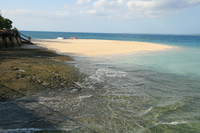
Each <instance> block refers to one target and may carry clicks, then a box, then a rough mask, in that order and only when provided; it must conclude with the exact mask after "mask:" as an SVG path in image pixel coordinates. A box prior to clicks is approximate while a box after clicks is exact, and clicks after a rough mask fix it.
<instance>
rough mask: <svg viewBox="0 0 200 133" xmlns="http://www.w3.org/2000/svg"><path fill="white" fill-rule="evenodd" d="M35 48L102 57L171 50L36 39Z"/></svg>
mask: <svg viewBox="0 0 200 133" xmlns="http://www.w3.org/2000/svg"><path fill="white" fill-rule="evenodd" d="M33 43H34V44H36V45H37V46H40V47H41V48H42V47H45V48H47V49H54V50H57V51H59V52H60V53H68V54H76V55H84V56H102V55H116V54H127V53H133V52H139V51H157V50H165V49H171V48H172V47H171V46H168V45H161V44H155V43H146V42H131V41H113V40H95V39H75V40H73V39H66V40H65V39H64V40H59V39H38V40H33Z"/></svg>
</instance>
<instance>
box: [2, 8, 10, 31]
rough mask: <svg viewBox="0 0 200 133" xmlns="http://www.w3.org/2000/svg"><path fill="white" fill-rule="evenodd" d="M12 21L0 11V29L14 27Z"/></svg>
mask: <svg viewBox="0 0 200 133" xmlns="http://www.w3.org/2000/svg"><path fill="white" fill-rule="evenodd" d="M12 23H13V22H12V21H11V20H10V19H7V18H4V17H2V15H1V12H0V29H1V30H3V29H6V30H10V29H11V28H12Z"/></svg>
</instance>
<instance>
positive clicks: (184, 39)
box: [20, 31, 200, 46]
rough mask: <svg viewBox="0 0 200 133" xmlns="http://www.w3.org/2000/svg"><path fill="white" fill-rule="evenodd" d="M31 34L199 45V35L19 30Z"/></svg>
mask: <svg viewBox="0 0 200 133" xmlns="http://www.w3.org/2000/svg"><path fill="white" fill-rule="evenodd" d="M20 32H21V33H23V34H25V35H27V36H31V37H32V39H56V38H57V37H65V38H67V39H68V38H70V37H77V38H79V39H102V40H123V41H139V42H152V43H162V44H171V45H173V44H175V45H185V46H188V45H189V46H199V45H200V35H160V34H158V35H156V34H117V33H76V32H42V31H41V32H38V31H20Z"/></svg>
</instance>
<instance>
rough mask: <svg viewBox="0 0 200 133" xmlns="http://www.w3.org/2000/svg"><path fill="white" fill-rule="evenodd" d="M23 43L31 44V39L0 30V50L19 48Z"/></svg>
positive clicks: (14, 32) (18, 33) (15, 32)
mask: <svg viewBox="0 0 200 133" xmlns="http://www.w3.org/2000/svg"><path fill="white" fill-rule="evenodd" d="M23 43H26V44H32V43H31V37H28V36H26V35H24V34H22V33H20V32H18V31H12V30H11V31H10V30H9V31H8V30H0V48H8V47H20V46H21V45H22V44H23Z"/></svg>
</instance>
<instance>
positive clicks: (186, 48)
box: [0, 31, 200, 133]
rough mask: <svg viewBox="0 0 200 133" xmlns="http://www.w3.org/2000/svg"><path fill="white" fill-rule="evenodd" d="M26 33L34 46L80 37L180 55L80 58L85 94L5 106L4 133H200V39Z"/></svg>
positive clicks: (56, 94)
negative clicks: (148, 46)
mask: <svg viewBox="0 0 200 133" xmlns="http://www.w3.org/2000/svg"><path fill="white" fill-rule="evenodd" d="M21 32H22V33H23V34H25V35H28V36H31V37H32V38H33V39H55V38H57V37H65V38H70V37H78V38H80V39H104V40H105V39H107V40H125V41H141V42H153V43H160V44H168V45H171V46H174V47H178V48H177V49H171V50H166V51H154V52H148V51H146V52H139V53H130V54H127V55H115V56H104V57H74V59H75V62H73V64H74V65H75V66H76V67H77V68H78V69H79V70H80V72H82V73H84V74H86V75H87V76H86V78H85V79H84V80H83V81H82V82H77V83H76V84H77V85H78V86H80V87H81V88H82V90H81V91H80V92H78V91H76V88H74V89H73V90H72V91H69V90H68V89H66V88H58V90H52V91H48V92H43V93H39V94H36V95H33V96H25V97H23V98H20V99H17V100H15V101H11V102H7V103H0V111H1V112H3V113H4V115H1V118H0V119H1V120H3V121H4V122H3V123H0V132H72V133H73V132H76V133H77V132H100V133H101V132H106V133H112V132H119V133H121V132H125V133H127V132H130V133H133V132H136V133H142V132H146V133H155V132H158V133H163V132H166V133H179V132H181V133H188V132H189V133H198V132H200V104H199V103H200V36H198V35H149V34H108V33H70V32H35V31H34V32H31V31H21ZM30 99H31V100H30ZM16 105H18V106H17V107H16ZM33 114H34V116H37V118H34V117H33ZM10 116H12V117H10ZM29 116H32V117H29ZM23 125H24V126H23ZM41 125H42V126H41ZM2 127H7V128H2ZM17 127H18V128H17ZM1 128H2V129H1Z"/></svg>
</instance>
